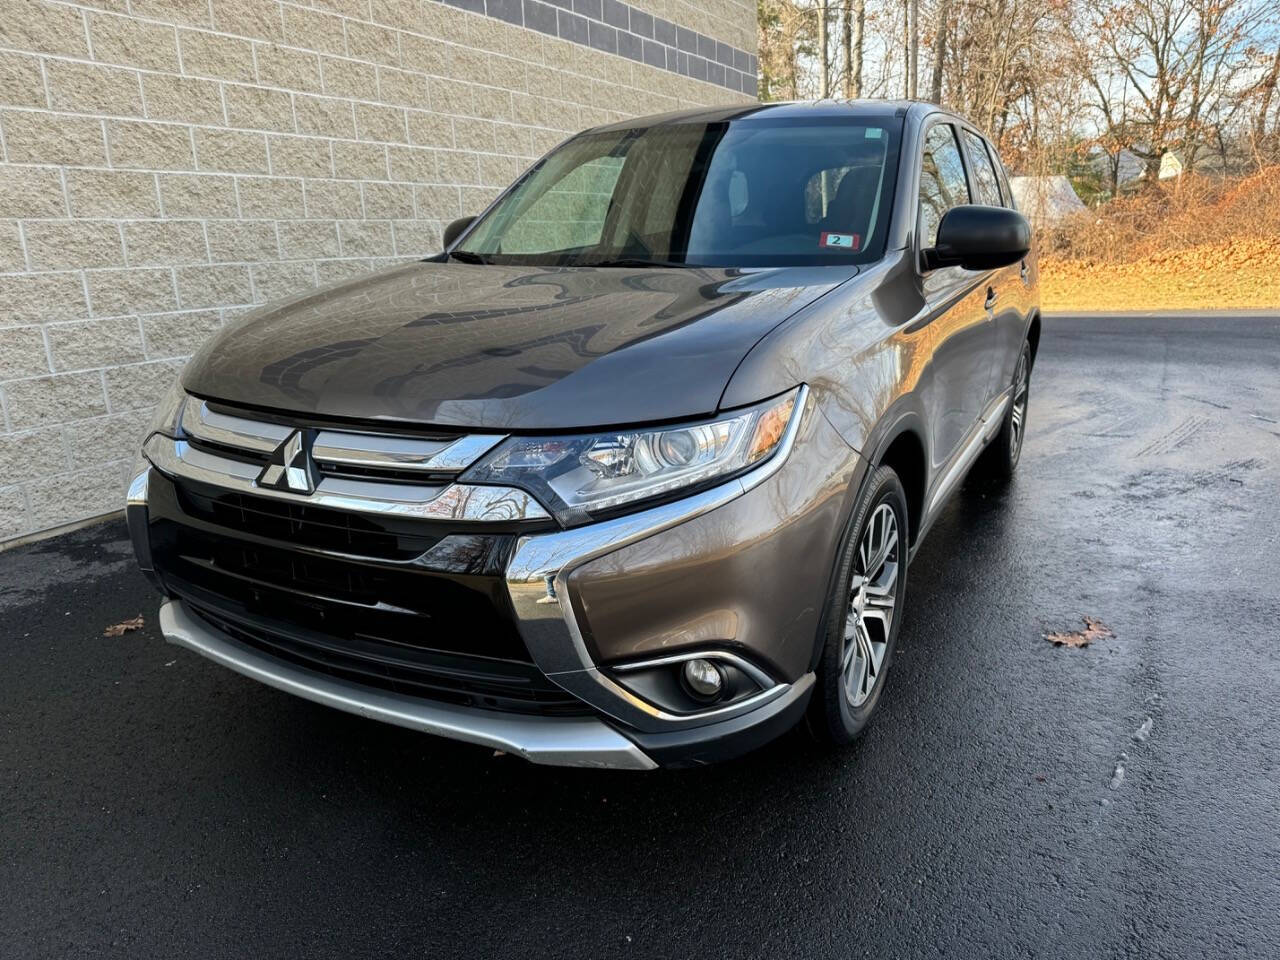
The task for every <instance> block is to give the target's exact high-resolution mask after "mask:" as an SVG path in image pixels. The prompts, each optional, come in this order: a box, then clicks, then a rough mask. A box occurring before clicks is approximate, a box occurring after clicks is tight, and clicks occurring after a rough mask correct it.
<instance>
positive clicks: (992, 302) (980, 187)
mask: <svg viewBox="0 0 1280 960" xmlns="http://www.w3.org/2000/svg"><path fill="white" fill-rule="evenodd" d="M961 130H962V133H961V139H962V140H963V141H964V145H965V153H966V155H967V157H968V160H969V172H970V182H971V184H972V188H973V195H974V196H973V202H974V203H982V204H986V205H987V206H992V207H1003V206H1010V205H1011V204H1010V203H1009V202H1008V194H1007V192H1005V191H1002V189H1001V183H1000V177H999V175H998V171H999V170H1000V167H999V163H1000V160H999V158H998V157H997V156H996V155H995V150H994V149H993V148H992V146H991V144H990V143H988V142H987V140H986V138H984V137H982V136H980V135H979V134H978V133H977V132H976V131H974V130H971V129H969V128H968V127H962V128H961ZM1005 190H1007V188H1005ZM1026 268H1027V267H1026V261H1025V260H1022V261H1020V262H1018V263H1015V264H1012V265H1010V266H1007V267H1001V268H1000V269H998V270H993V271H992V272H991V274H990V275H989V276H988V277H987V283H986V287H985V291H984V305H985V306H986V308H987V316H988V318H989V319H990V321H991V325H992V327H993V334H994V343H993V351H992V356H991V383H990V387H989V389H988V396H990V397H995V396H997V395H999V394H1000V392H1001V391H1002V390H1004V388H1005V387H1007V386H1009V385H1010V384H1011V383H1012V382H1013V371H1014V366H1015V365H1016V364H1017V362H1018V354H1019V353H1020V352H1021V351H1022V339H1023V337H1024V336H1025V331H1026V322H1025V321H1026V313H1025V307H1026V305H1025V303H1024V301H1025V297H1024V296H1023V295H1022V294H1023V286H1024V285H1023V282H1022V276H1023V271H1025V270H1026Z"/></svg>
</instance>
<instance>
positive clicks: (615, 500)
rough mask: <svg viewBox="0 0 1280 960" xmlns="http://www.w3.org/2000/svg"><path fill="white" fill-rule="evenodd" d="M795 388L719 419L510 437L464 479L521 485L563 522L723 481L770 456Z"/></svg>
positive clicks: (792, 409)
mask: <svg viewBox="0 0 1280 960" xmlns="http://www.w3.org/2000/svg"><path fill="white" fill-rule="evenodd" d="M798 396H799V388H798V387H797V388H796V389H795V390H792V391H791V392H789V393H787V394H785V395H784V396H782V397H779V398H775V399H773V400H770V401H768V402H766V403H762V404H760V405H758V406H755V407H751V408H749V409H746V410H740V411H736V412H734V413H733V414H730V415H728V416H725V417H722V418H720V419H717V420H709V421H705V422H701V423H693V424H680V425H676V426H669V427H656V428H653V429H647V430H609V431H601V432H599V433H592V434H583V435H578V436H564V437H512V438H510V439H508V440H506V441H504V442H503V443H502V444H500V445H499V446H498V447H497V448H495V449H494V451H493V452H492V453H490V454H489V455H488V456H487V457H485V458H484V459H483V460H481V461H480V462H479V463H477V464H476V465H475V466H473V467H472V468H471V469H470V470H468V471H467V472H466V473H465V474H463V476H462V477H461V480H462V481H463V482H465V483H494V484H502V485H504V486H513V487H521V488H523V489H525V490H528V491H529V492H530V493H532V494H533V495H534V496H535V497H537V498H538V499H540V500H542V501H543V503H545V504H546V505H547V506H548V507H550V508H551V509H552V511H553V512H554V513H555V515H556V517H557V519H559V520H560V522H561V523H563V524H565V525H566V526H568V525H572V524H575V523H584V522H586V521H587V520H589V519H592V518H593V517H596V516H599V515H601V514H606V513H610V512H612V511H615V510H617V509H619V508H621V507H624V506H627V505H630V504H635V503H638V502H640V501H644V500H654V499H658V498H662V497H665V496H668V495H670V494H672V493H674V492H676V491H682V490H686V489H687V488H691V487H698V486H702V485H704V484H707V483H709V482H712V481H719V480H724V479H727V478H728V477H730V476H732V475H733V474H736V473H741V472H742V471H744V470H746V469H748V468H750V467H752V466H755V465H756V464H758V463H760V462H762V461H764V460H766V459H767V458H769V457H771V456H773V455H774V454H775V453H776V452H777V451H778V448H779V447H780V446H781V444H782V438H783V436H784V435H785V434H786V431H787V426H788V425H789V424H790V423H791V420H792V418H793V417H795V416H798V415H799V411H797V410H796V398H797V397H798Z"/></svg>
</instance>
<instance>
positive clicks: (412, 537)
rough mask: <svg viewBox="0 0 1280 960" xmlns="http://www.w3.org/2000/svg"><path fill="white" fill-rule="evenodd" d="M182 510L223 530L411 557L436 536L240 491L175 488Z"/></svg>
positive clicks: (366, 553) (405, 525)
mask: <svg viewBox="0 0 1280 960" xmlns="http://www.w3.org/2000/svg"><path fill="white" fill-rule="evenodd" d="M177 490H178V501H179V504H180V505H181V507H182V512H183V513H184V514H185V515H187V516H189V517H195V518H199V519H201V520H204V521H206V522H208V523H210V524H213V525H215V526H217V527H219V528H221V529H224V530H232V531H236V532H238V533H244V534H251V535H253V536H257V537H264V538H267V539H269V540H278V541H280V542H282V543H291V544H296V545H298V546H304V547H314V548H316V549H319V550H325V551H331V552H335V553H346V554H358V555H360V556H364V557H376V558H379V559H385V560H412V559H413V558H415V557H418V556H421V555H422V554H423V553H425V552H426V551H427V550H429V549H431V547H433V546H435V544H437V543H438V542H439V541H440V539H441V538H440V536H439V535H432V534H430V533H427V532H424V531H423V528H422V525H421V524H414V523H412V522H408V521H400V522H398V523H397V522H395V521H394V520H390V519H381V518H373V517H368V516H362V515H360V514H355V513H347V512H345V511H342V510H330V509H327V508H325V507H314V506H311V505H310V504H308V503H307V502H306V501H304V500H299V501H298V502H297V503H291V502H289V501H286V500H268V499H266V498H265V497H250V496H246V495H244V494H242V493H236V492H233V491H232V492H228V491H221V490H217V489H211V488H206V489H200V488H198V487H197V486H195V485H194V484H184V485H182V486H181V487H178V488H177Z"/></svg>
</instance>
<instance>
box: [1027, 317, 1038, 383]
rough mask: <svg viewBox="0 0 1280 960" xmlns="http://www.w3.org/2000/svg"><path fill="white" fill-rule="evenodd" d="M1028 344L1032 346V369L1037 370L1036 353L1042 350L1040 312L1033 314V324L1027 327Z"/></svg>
mask: <svg viewBox="0 0 1280 960" xmlns="http://www.w3.org/2000/svg"><path fill="white" fill-rule="evenodd" d="M1027 343H1029V344H1030V345H1031V367H1032V369H1035V365H1036V353H1037V352H1039V350H1040V310H1039V309H1038V308H1037V309H1035V310H1033V311H1032V312H1031V323H1030V324H1028V326H1027Z"/></svg>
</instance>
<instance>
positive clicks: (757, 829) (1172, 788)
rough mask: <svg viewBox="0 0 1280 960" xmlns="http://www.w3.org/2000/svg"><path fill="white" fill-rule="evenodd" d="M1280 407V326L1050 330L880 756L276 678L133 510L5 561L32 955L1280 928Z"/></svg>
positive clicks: (917, 623)
mask: <svg viewBox="0 0 1280 960" xmlns="http://www.w3.org/2000/svg"><path fill="white" fill-rule="evenodd" d="M1278 421H1280V319H1269V318H1263V317H1218V318H1195V317H1182V318H1152V319H1140V318H1124V319H1112V318H1077V319H1068V318H1051V319H1049V320H1047V321H1046V327H1045V333H1044V338H1043V341H1042V344H1041V347H1040V356H1039V360H1038V364H1037V367H1036V370H1035V374H1034V377H1033V380H1032V395H1031V410H1030V414H1029V433H1028V437H1027V445H1026V448H1025V452H1024V454H1023V462H1022V465H1021V468H1020V473H1019V476H1018V478H1017V480H1016V482H1015V484H1014V485H1013V487H1012V488H1011V489H1010V490H1009V491H1007V492H1006V493H1002V494H995V495H992V494H987V495H983V494H981V493H979V492H973V491H966V492H964V493H962V494H961V495H960V496H958V497H957V498H956V499H955V500H954V501H953V502H952V504H951V506H950V507H949V509H948V511H947V513H946V516H945V517H944V518H943V519H942V520H941V521H940V522H939V524H938V526H936V527H935V529H934V531H933V532H932V533H931V535H930V537H929V539H928V541H927V542H926V544H925V546H924V547H923V548H922V549H921V551H920V553H919V555H918V558H917V560H916V562H915V563H914V565H913V566H912V569H911V577H910V582H909V590H908V607H907V617H906V620H905V622H904V625H903V629H902V634H901V639H900V641H899V643H900V647H899V651H898V654H897V660H896V662H895V665H894V669H893V673H892V674H891V677H890V685H889V688H888V690H887V691H886V695H885V700H884V702H883V704H882V709H881V712H880V713H879V714H878V716H877V718H876V721H875V723H874V724H873V727H872V729H871V730H870V732H869V733H868V734H867V736H866V737H865V738H864V740H863V741H862V742H861V743H860V745H859V747H858V748H857V749H855V750H853V751H850V752H846V753H842V754H836V755H824V754H823V753H821V752H819V751H818V750H816V749H814V748H812V747H810V746H809V745H808V744H807V743H806V741H805V740H804V739H803V738H801V737H800V736H798V735H791V736H787V737H784V738H783V739H782V740H780V741H778V742H776V743H775V744H773V745H771V746H770V747H768V748H766V749H764V750H763V751H761V752H758V753H756V754H754V755H750V756H747V757H745V758H742V759H741V760H738V761H734V762H732V763H727V764H724V765H722V766H718V767H713V768H708V769H703V770H693V771H678V772H663V771H659V772H654V773H647V774H627V773H613V772H611V773H599V772H591V771H580V770H560V769H553V768H544V767H536V766H532V765H529V764H526V763H524V762H523V761H520V760H517V759H515V758H512V757H494V756H491V751H487V750H481V749H479V748H475V747H470V746H465V745H460V744H454V743H449V742H446V741H442V740H436V739H431V738H427V737H424V736H421V735H417V734H414V733H410V732H408V731H405V730H401V729H397V728H392V727H387V726H382V725H378V724H375V723H373V722H369V721H364V720H361V719H358V718H356V717H352V716H348V715H346V714H342V713H338V712H335V711H332V710H328V709H325V708H323V707H319V706H316V705H313V704H311V703H308V702H305V701H303V700H300V699H296V698H294V697H290V696H287V695H285V694H283V693H278V692H276V691H273V690H270V689H268V688H266V687H263V686H260V685H258V684H256V683H253V682H251V681H249V680H245V679H242V678H240V677H239V676H236V675H234V674H232V673H230V672H228V671H226V670H223V669H222V668H219V667H217V666H214V665H213V664H211V663H208V662H206V661H203V660H201V659H199V658H197V657H195V656H194V655H191V654H188V653H186V652H183V651H179V650H177V649H176V648H173V647H170V646H168V645H166V644H165V643H163V642H162V640H161V639H160V637H159V635H158V633H157V632H156V630H155V626H154V622H155V611H156V606H157V598H156V596H155V595H154V594H153V592H152V591H151V588H150V587H149V586H148V584H147V583H146V581H145V580H144V579H143V577H142V576H141V575H140V574H139V573H137V572H136V571H135V569H134V567H133V565H132V560H131V554H130V550H129V547H128V544H127V541H126V537H125V532H124V527H123V524H122V523H120V522H111V523H107V524H103V525H99V526H96V527H92V528H88V529H85V530H83V531H80V532H77V533H73V534H69V535H66V536H63V537H60V538H57V539H53V540H48V541H44V542H41V543H37V544H33V545H28V546H25V547H21V548H18V549H15V550H12V551H9V552H6V553H3V554H0V623H2V625H3V627H2V634H3V636H2V637H0V643H2V646H0V890H3V891H4V895H3V896H0V956H3V957H14V958H18V957H78V956H86V957H87V956H92V957H102V956H116V955H119V956H129V957H152V956H155V957H170V958H171V957H180V956H193V957H202V958H210V957H245V956H262V957H276V956H290V957H295V956H296V957H356V956H405V955H415V956H416V955H431V956H444V957H453V956H458V957H487V956H523V957H553V956H570V957H600V956H662V957H722V956H723V957H757V956H766V955H772V956H795V957H842V958H847V957H854V956H898V957H932V956H942V955H948V956H955V957H1026V956H1045V957H1104V956H1106V957H1110V956H1143V957H1185V956H1228V955H1241V956H1244V955H1248V956H1276V955H1280V911H1277V908H1276V904H1277V903H1280V869H1278V868H1277V863H1280V817H1278V814H1280V770H1278V769H1277V766H1278V765H1277V757H1278V756H1280V695H1278V691H1280V652H1278V651H1277V642H1278V641H1280V628H1278V627H1277V624H1278V623H1280V552H1278V550H1277V545H1278V543H1280V422H1278ZM138 613H142V614H143V615H144V617H145V618H146V626H145V627H144V628H143V629H141V630H138V631H134V632H129V633H125V634H124V635H122V636H120V637H114V638H111V637H104V636H103V629H104V628H105V627H107V626H109V625H111V624H115V623H118V622H120V621H123V620H127V619H129V618H131V617H134V616H136V615H137V614H138ZM1085 616H1088V617H1095V618H1098V619H1100V620H1101V621H1102V622H1103V623H1104V624H1105V625H1106V626H1107V627H1109V628H1110V630H1111V631H1113V632H1114V637H1113V638H1109V639H1106V638H1104V639H1101V640H1099V641H1096V642H1095V643H1094V644H1092V645H1091V646H1089V647H1085V648H1079V649H1077V648H1072V647H1068V646H1054V645H1053V644H1051V643H1049V642H1047V641H1046V640H1045V638H1044V635H1045V633H1046V632H1050V631H1059V630H1074V629H1078V628H1081V627H1083V623H1082V622H1081V618H1082V617H1085Z"/></svg>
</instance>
